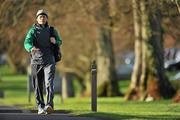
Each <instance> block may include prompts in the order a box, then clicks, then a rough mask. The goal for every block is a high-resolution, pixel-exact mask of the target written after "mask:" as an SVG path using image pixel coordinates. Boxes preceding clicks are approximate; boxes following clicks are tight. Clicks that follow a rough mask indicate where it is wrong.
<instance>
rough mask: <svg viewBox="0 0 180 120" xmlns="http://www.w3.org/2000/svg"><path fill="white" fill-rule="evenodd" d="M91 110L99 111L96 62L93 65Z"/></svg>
mask: <svg viewBox="0 0 180 120" xmlns="http://www.w3.org/2000/svg"><path fill="white" fill-rule="evenodd" d="M91 74H92V76H91V110H92V111H94V112H96V111H97V69H96V61H93V63H92V65H91Z"/></svg>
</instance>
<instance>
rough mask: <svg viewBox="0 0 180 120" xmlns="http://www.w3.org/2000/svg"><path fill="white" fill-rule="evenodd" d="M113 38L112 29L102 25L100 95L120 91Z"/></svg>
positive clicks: (98, 66) (108, 94)
mask: <svg viewBox="0 0 180 120" xmlns="http://www.w3.org/2000/svg"><path fill="white" fill-rule="evenodd" d="M111 39H112V37H111V30H110V29H107V28H105V27H103V26H102V27H101V28H100V39H99V40H98V42H97V54H98V55H97V72H98V74H97V80H98V85H97V86H98V96H115V95H118V93H119V92H118V81H117V79H116V78H117V77H116V71H115V62H114V54H113V49H112V40H111Z"/></svg>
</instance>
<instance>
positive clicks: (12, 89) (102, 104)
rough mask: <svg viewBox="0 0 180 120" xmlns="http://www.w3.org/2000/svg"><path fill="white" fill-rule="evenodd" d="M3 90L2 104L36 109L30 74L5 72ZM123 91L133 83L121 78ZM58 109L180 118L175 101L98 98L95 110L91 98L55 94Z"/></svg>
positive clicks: (113, 117)
mask: <svg viewBox="0 0 180 120" xmlns="http://www.w3.org/2000/svg"><path fill="white" fill-rule="evenodd" d="M1 79H2V80H1V81H0V89H1V90H3V91H4V94H5V97H4V98H1V99H0V106H4V105H8V106H9V105H13V106H17V107H21V108H23V109H31V110H32V109H36V108H35V98H34V94H33V93H32V102H31V103H28V96H27V91H26V84H27V77H26V75H10V74H7V73H6V74H5V73H4V74H3V75H2V76H1ZM120 82H121V83H120V86H121V91H122V92H125V91H126V89H127V86H128V84H129V82H128V81H127V80H126V81H120ZM54 102H55V109H56V110H63V111H68V112H70V113H71V114H74V115H77V116H90V117H96V118H101V119H102V120H120V119H133V120H134V119H143V120H147V119H149V120H152V119H180V104H174V103H172V101H171V100H160V101H154V102H140V101H124V100H123V98H121V97H113V98H98V109H97V110H98V112H96V113H95V112H91V98H80V97H75V98H67V99H64V101H63V103H62V101H61V97H60V95H57V94H56V95H55V97H54Z"/></svg>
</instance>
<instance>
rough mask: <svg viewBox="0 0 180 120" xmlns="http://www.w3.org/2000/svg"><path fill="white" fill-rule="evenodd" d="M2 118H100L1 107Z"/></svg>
mask: <svg viewBox="0 0 180 120" xmlns="http://www.w3.org/2000/svg"><path fill="white" fill-rule="evenodd" d="M0 120H99V119H96V118H90V117H79V116H74V115H71V114H68V113H66V112H65V111H55V113H53V114H50V115H38V114H37V111H28V110H20V109H18V108H15V107H7V106H3V107H2V106H1V107H0Z"/></svg>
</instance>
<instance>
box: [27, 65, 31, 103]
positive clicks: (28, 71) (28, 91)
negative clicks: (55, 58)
mask: <svg viewBox="0 0 180 120" xmlns="http://www.w3.org/2000/svg"><path fill="white" fill-rule="evenodd" d="M27 79H28V80H27V95H28V102H29V103H30V102H31V67H30V66H28V68H27Z"/></svg>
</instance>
